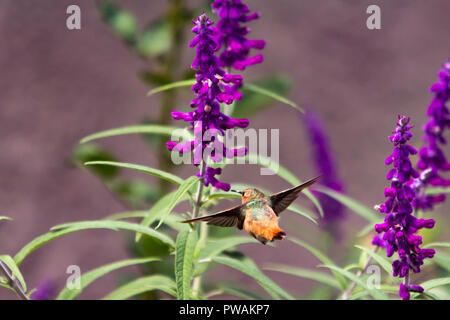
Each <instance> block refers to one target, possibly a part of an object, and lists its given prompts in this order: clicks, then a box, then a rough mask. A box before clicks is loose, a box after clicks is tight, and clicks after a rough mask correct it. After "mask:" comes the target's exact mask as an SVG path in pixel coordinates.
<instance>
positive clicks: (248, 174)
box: [0, 0, 450, 299]
mask: <svg viewBox="0 0 450 320" xmlns="http://www.w3.org/2000/svg"><path fill="white" fill-rule="evenodd" d="M170 2H171V1H163V0H133V1H124V0H114V1H113V2H111V3H115V4H116V5H118V6H120V8H122V9H124V10H126V12H127V13H128V14H129V15H130V16H125V18H124V19H125V25H126V26H127V25H128V24H127V23H128V21H129V20H127V19H130V21H131V22H130V25H131V31H130V32H131V33H130V34H128V33H127V29H126V27H125V31H123V30H122V33H121V31H120V30H119V31H118V30H115V32H114V30H111V25H108V24H110V22H111V21H110V20H108V19H109V17H110V16H108V14H114V10H118V9H117V8H119V7H115V6H114V5H111V6H110V7H101V5H99V2H97V3H96V2H95V1H90V0H77V1H74V0H70V1H66V0H58V1H56V0H52V1H50V0H41V1H39V4H37V3H36V1H31V0H19V1H18V0H3V1H1V3H0V35H1V38H2V39H3V41H2V46H1V49H0V69H1V70H2V76H1V78H0V104H1V106H0V137H1V138H0V168H1V169H0V215H6V216H10V217H12V218H13V219H14V221H12V222H0V252H1V253H7V254H11V255H13V254H15V253H16V252H17V251H18V250H19V249H20V248H22V247H23V246H24V245H25V244H26V243H28V242H29V241H31V240H32V239H33V238H34V237H36V236H38V235H40V234H42V233H45V232H47V231H48V230H49V228H50V227H52V226H54V225H56V224H60V223H63V222H70V221H77V220H94V219H102V218H104V217H106V216H108V215H110V214H113V213H117V212H122V211H125V210H128V208H129V206H130V204H129V203H128V204H127V203H125V204H124V201H123V199H121V198H120V195H119V196H118V195H117V190H119V189H120V190H122V191H120V190H119V193H120V192H123V193H127V192H128V193H130V189H132V190H135V191H136V192H135V193H133V194H137V196H136V197H137V200H135V201H137V202H139V201H140V198H139V196H140V195H142V194H143V195H144V196H143V197H144V198H145V197H147V198H148V200H149V201H150V202H151V201H152V197H154V198H155V197H156V198H157V197H158V196H157V195H155V193H152V190H151V189H149V190H148V189H146V188H145V187H143V186H142V183H143V182H146V183H149V184H156V183H157V181H156V180H154V179H152V178H151V177H147V176H146V175H144V174H141V175H139V174H134V173H130V172H128V171H124V172H121V173H120V175H121V176H123V177H125V179H128V180H127V181H133V183H130V184H127V185H120V186H117V185H113V186H112V187H111V185H110V187H105V183H104V182H102V181H101V180H102V179H99V178H98V176H95V175H92V174H91V173H89V172H88V171H87V170H85V169H82V168H81V167H80V166H78V165H77V163H76V160H77V157H78V159H79V158H81V159H86V157H87V158H89V157H90V152H92V153H93V154H98V153H99V152H103V151H104V152H105V154H104V155H105V157H110V156H111V157H114V158H116V159H119V160H120V161H123V162H129V163H138V164H144V165H148V166H158V161H159V163H161V161H162V160H161V154H160V152H159V151H158V149H157V148H153V149H152V148H149V144H152V143H155V142H154V141H153V142H152V141H148V139H143V138H142V137H140V136H135V135H129V136H121V137H114V138H108V139H104V140H100V141H99V142H98V143H97V144H96V146H92V148H94V149H89V150H86V149H80V147H79V146H78V141H79V140H80V139H81V138H82V137H84V136H86V135H88V134H91V133H94V132H98V131H101V130H105V129H110V128H115V127H120V126H125V125H132V124H137V123H142V122H143V121H146V122H156V123H159V121H160V120H161V119H163V118H164V116H161V114H160V112H161V110H162V109H161V108H160V103H161V101H160V100H161V96H158V95H154V96H151V97H147V95H146V94H147V92H148V90H149V89H150V88H152V87H154V86H156V85H157V84H158V81H160V82H161V83H164V81H165V80H164V79H163V80H161V79H159V80H158V79H157V75H155V74H151V73H150V72H148V70H155V68H157V66H158V57H156V58H155V59H153V58H148V56H147V57H145V54H147V53H149V51H145V47H144V49H143V51H139V52H136V50H134V49H133V46H134V41H135V39H133V32H132V31H133V28H134V27H133V21H135V23H136V26H135V28H137V29H145V28H146V27H147V26H148V23H149V22H151V21H155V19H158V18H160V17H162V16H163V15H164V14H167V10H168V7H169V6H170ZM172 2H173V1H172ZM246 2H247V3H248V5H249V6H250V8H251V9H252V10H256V11H259V12H260V14H261V18H260V19H259V20H257V21H253V22H252V23H251V25H250V27H251V29H252V32H251V34H250V37H251V38H255V39H265V40H266V43H267V45H266V48H265V49H264V51H263V54H264V59H265V61H264V63H263V64H260V65H257V66H254V67H252V68H249V70H248V71H246V72H245V73H244V77H245V79H246V80H248V81H252V80H255V81H258V80H259V79H263V78H267V77H269V78H270V77H271V78H276V79H277V80H276V81H275V82H276V83H275V84H274V86H277V88H278V89H279V91H280V92H281V93H283V94H285V95H287V96H288V97H289V98H290V99H292V100H293V101H295V102H297V103H298V104H299V105H301V106H303V107H309V108H310V109H312V110H314V112H315V113H316V114H318V115H319V116H320V117H321V119H322V122H323V124H324V126H325V128H326V131H327V132H328V135H329V138H330V144H331V146H332V149H333V151H334V158H335V159H336V161H337V168H338V173H339V176H340V177H341V179H342V182H343V184H344V185H345V189H346V192H347V194H348V195H350V196H352V197H353V198H355V199H357V200H359V201H360V202H362V203H364V204H366V205H368V206H370V207H372V206H373V205H375V204H378V203H381V202H383V200H384V198H383V190H384V188H385V187H386V186H387V182H386V180H385V175H386V173H387V171H388V168H387V167H386V166H385V165H384V159H385V158H386V156H387V155H388V154H390V152H391V150H392V147H391V144H390V143H389V141H388V136H389V135H390V133H391V131H392V130H393V128H394V126H395V122H396V119H397V115H398V114H405V115H408V116H410V117H411V118H412V123H413V124H415V128H414V129H413V133H414V134H415V137H414V140H413V145H414V146H415V147H417V148H419V147H420V145H421V143H422V141H421V139H422V132H421V128H422V125H423V124H424V123H425V121H426V108H427V106H428V104H429V102H430V101H431V98H432V95H431V94H430V93H429V87H430V85H431V84H432V83H434V82H435V81H436V79H437V72H438V70H439V69H440V68H441V65H442V64H443V63H444V62H445V61H446V60H447V59H448V58H450V41H449V40H448V39H449V37H448V35H449V31H450V19H448V12H450V2H449V1H448V0H433V1H420V0H397V1H387V0H386V1H376V0H371V1H356V0H322V1H320V4H319V2H317V1H308V0H295V1H294V0H278V1H271V0H258V1H246ZM71 4H77V5H79V6H80V8H81V30H68V29H67V28H66V19H67V17H68V15H67V14H66V8H67V7H68V6H69V5H71ZM370 4H377V5H379V6H380V7H381V25H382V28H381V30H373V31H372V30H368V29H367V28H366V19H367V17H368V15H367V14H366V8H367V7H368V6H369V5H370ZM99 6H100V9H99ZM184 6H185V7H186V8H187V9H188V10H187V11H186V13H187V16H186V17H185V18H186V20H190V18H191V17H190V16H189V14H194V13H198V12H200V11H201V9H200V8H207V7H208V6H209V2H208V1H194V0H186V1H184ZM111 8H112V9H111ZM108 10H112V11H108ZM199 10H200V11H199ZM184 23H185V26H187V27H185V28H183V30H184V31H183V32H182V35H180V37H184V39H183V42H180V43H179V48H173V47H172V48H171V49H168V50H172V54H174V53H176V54H177V55H178V54H179V55H180V56H179V60H180V63H179V64H178V65H177V66H175V67H174V68H175V71H174V74H177V76H178V78H179V79H181V78H183V77H184V76H186V77H188V76H189V72H187V71H188V66H189V65H190V63H191V61H192V59H193V56H194V52H193V50H191V49H189V48H188V47H187V41H189V40H190V39H191V38H192V34H191V33H190V28H191V25H190V24H189V23H188V22H184ZM161 34H162V35H160V36H159V37H158V36H155V37H154V38H151V37H150V40H149V41H150V42H151V43H152V44H158V41H164V31H161ZM128 35H129V38H127V37H128ZM120 38H122V40H121V39H120ZM180 41H181V40H180ZM149 50H150V53H149V55H152V54H153V53H154V51H152V50H156V53H155V55H156V56H158V54H159V52H158V50H161V52H163V51H164V50H166V49H165V44H164V43H161V47H158V46H157V47H156V48H150V49H149ZM174 50H176V52H175V51H174ZM155 61H156V62H155ZM273 75H275V76H273ZM191 98H192V94H191V93H190V92H189V91H188V90H184V89H183V90H180V91H179V92H178V93H177V96H176V97H175V98H173V100H169V101H168V103H167V104H169V107H171V108H176V109H179V110H187V108H188V103H189V101H190V99H191ZM170 104H173V105H172V106H170ZM250 120H251V124H250V126H251V127H253V128H280V163H281V164H282V165H283V166H285V167H287V168H288V169H290V170H291V171H292V172H293V173H294V174H296V175H297V176H298V177H299V178H300V179H308V178H311V177H313V176H314V175H315V174H316V172H315V169H314V165H313V163H312V161H311V154H310V153H311V147H310V145H309V142H308V136H307V133H306V131H305V126H304V122H303V121H302V116H301V115H300V114H299V113H298V112H297V111H296V110H294V109H292V108H289V107H287V106H285V105H282V104H279V103H273V104H272V105H271V106H270V107H267V108H265V109H264V110H262V111H260V112H258V113H256V114H255V115H254V116H251V117H250ZM165 121H166V120H165ZM174 125H180V124H176V123H174ZM156 143H157V142H156ZM447 151H448V150H447ZM164 152H165V151H164ZM80 153H81V156H80ZM83 157H84V158H83ZM172 170H175V172H177V173H178V174H180V175H181V176H182V177H187V176H188V175H191V174H193V173H194V169H193V168H192V166H183V167H182V168H172ZM97 174H99V173H98V172H97ZM101 174H104V175H103V178H105V179H106V180H107V179H108V177H109V176H108V175H114V174H116V173H115V172H112V173H111V172H106V173H100V175H101ZM222 180H223V181H226V182H235V181H236V182H247V183H249V184H254V185H258V186H261V187H264V188H266V189H269V190H271V191H279V190H281V189H285V188H287V187H288V185H287V183H286V182H285V181H283V180H281V179H280V178H279V177H277V176H260V175H259V168H258V167H257V166H242V165H236V166H228V167H227V168H226V170H225V172H224V175H223V179H222ZM111 188H113V191H111V190H112V189H111ZM133 188H134V189H133ZM153 200H154V199H153ZM234 203H237V201H233V202H228V201H225V203H221V204H219V206H218V207H217V208H224V207H227V206H231V205H233V204H234ZM299 203H301V204H303V205H304V206H310V207H311V205H310V203H309V201H308V200H307V199H302V200H300V201H299ZM139 205H143V206H144V207H145V204H142V203H140V204H139ZM139 205H138V206H139ZM311 208H312V207H311ZM449 208H450V207H449V203H447V204H444V205H441V206H439V207H438V209H437V210H435V211H434V212H433V213H432V214H430V213H429V214H428V215H432V216H433V218H434V219H436V220H437V225H436V230H437V231H436V232H437V233H438V234H441V239H442V238H445V237H446V238H447V239H449V238H448V235H446V234H448V226H449V220H450V219H449V216H448V212H447V211H448V209H449ZM177 212H182V210H179V211H177ZM344 219H345V220H344V221H342V222H341V223H340V228H341V234H342V237H341V238H340V239H339V241H335V242H333V241H328V240H325V238H327V237H329V236H328V235H326V234H325V233H324V232H323V231H322V229H321V228H319V227H316V226H314V225H313V224H311V223H310V222H309V221H307V220H306V219H304V218H302V217H300V216H298V215H295V214H292V213H286V214H284V216H283V217H282V219H281V222H280V226H281V227H282V228H286V230H287V234H288V236H289V235H292V236H295V237H299V238H302V239H305V240H306V241H309V242H315V243H316V242H317V241H321V242H320V243H321V244H320V246H321V248H322V249H323V250H325V251H328V252H331V253H330V254H331V256H332V257H333V259H334V260H335V261H336V262H342V263H343V262H345V260H346V258H348V256H349V254H350V249H351V247H350V246H351V245H352V242H351V241H352V239H353V238H354V237H355V235H356V233H357V232H359V231H360V230H361V229H362V228H363V227H364V226H365V225H366V224H367V223H366V222H365V221H363V220H362V219H361V218H360V217H358V216H355V215H354V214H353V213H351V212H349V211H347V214H346V216H345V218H344ZM236 232H237V231H236ZM442 234H444V236H442ZM129 238H130V235H129V234H124V233H114V232H111V231H83V232H82V233H75V234H72V235H69V236H65V237H62V238H60V239H59V240H56V241H54V242H52V243H51V244H49V245H47V246H45V247H43V248H41V249H39V250H38V251H36V252H35V253H33V254H32V255H31V256H30V257H29V258H28V259H27V260H26V261H25V262H24V264H23V265H22V269H23V270H22V271H23V273H24V276H25V278H26V279H27V282H28V286H29V287H35V286H38V285H41V284H43V283H49V284H50V286H53V287H55V288H56V289H57V290H56V292H59V290H60V289H61V288H62V287H63V285H64V283H65V279H66V277H67V275H66V268H67V266H69V265H79V266H80V267H81V270H82V272H83V271H88V270H90V269H92V268H95V267H98V266H100V265H103V264H105V263H109V262H113V261H117V260H121V259H124V258H126V257H129V256H130V251H132V249H131V250H130V246H131V245H130V239H129ZM357 241H358V242H360V243H363V244H368V243H369V241H370V237H368V238H367V239H358V240H357ZM425 241H427V240H425ZM241 248H242V252H244V253H246V254H247V255H248V256H249V257H251V258H252V259H254V260H255V261H256V262H257V263H258V265H264V264H265V263H269V262H276V263H283V264H289V265H294V266H300V267H305V268H313V267H314V266H316V265H317V264H318V262H317V261H316V260H315V259H314V258H312V256H311V255H310V254H309V253H307V252H306V251H304V250H302V249H301V248H299V247H297V246H294V245H293V244H292V243H290V242H288V241H281V242H277V243H276V247H268V246H261V245H253V244H251V245H243V246H242V247H241ZM224 268H225V267H218V268H216V269H214V271H213V272H211V273H209V274H208V277H210V278H213V277H222V278H223V270H224ZM228 271H229V270H227V278H226V279H224V281H239V282H240V283H244V284H245V285H246V286H247V287H248V288H250V289H255V290H256V291H258V290H260V289H259V287H258V285H257V284H256V283H255V282H254V281H253V280H251V279H249V278H247V277H246V276H245V275H242V274H241V273H238V272H232V271H230V272H228ZM139 272H141V271H140V270H139V269H138V268H137V267H136V268H127V269H124V270H119V271H117V272H114V273H112V274H110V275H108V276H106V277H104V278H101V279H99V280H98V281H97V282H96V283H95V284H93V285H91V286H89V287H88V288H87V289H86V290H85V291H84V292H83V294H82V295H81V296H80V298H85V299H95V298H101V297H103V296H104V295H106V293H108V292H109V291H111V290H112V289H114V288H115V287H116V286H117V284H118V283H120V282H121V281H125V280H126V279H124V278H126V277H132V276H133V275H136V274H138V273H139ZM267 275H268V276H270V277H271V278H272V279H273V280H274V281H276V282H277V283H278V284H279V285H280V286H281V287H283V288H285V289H286V290H287V291H288V292H293V293H296V294H297V296H305V295H306V293H307V292H309V289H311V288H313V287H314V286H315V284H314V283H312V282H311V281H308V280H302V279H299V278H293V277H289V276H286V275H283V274H281V273H275V272H270V271H267ZM421 277H426V275H421ZM305 297H306V296H305ZM14 298H15V297H14V295H13V294H11V293H10V292H8V291H7V290H0V299H14Z"/></svg>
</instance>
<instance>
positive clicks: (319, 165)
mask: <svg viewBox="0 0 450 320" xmlns="http://www.w3.org/2000/svg"><path fill="white" fill-rule="evenodd" d="M304 121H305V124H306V129H307V131H308V136H309V141H310V145H311V148H312V149H313V150H312V155H313V161H314V164H315V166H316V171H317V172H318V173H319V174H321V175H322V177H321V179H320V181H321V184H322V185H324V186H326V187H328V188H330V189H332V190H336V191H338V192H342V191H344V188H343V185H342V182H341V181H340V179H339V177H338V174H337V170H336V162H335V160H334V158H333V154H332V151H331V148H330V146H329V143H328V139H327V136H326V133H325V129H324V128H323V126H322V123H321V121H320V119H319V117H318V116H317V115H316V114H314V113H312V112H310V111H308V112H307V113H306V114H305V115H304ZM315 194H316V196H317V198H318V200H319V202H320V204H321V206H322V208H323V211H324V219H323V223H324V227H325V228H326V229H329V230H330V231H332V232H334V233H336V232H337V230H336V229H335V224H336V221H337V220H339V219H341V218H342V217H343V216H344V213H345V212H344V207H343V206H342V204H341V203H340V202H339V201H337V200H335V199H334V198H332V197H330V196H328V195H326V194H324V193H321V192H315ZM336 235H337V234H336Z"/></svg>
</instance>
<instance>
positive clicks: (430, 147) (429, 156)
mask: <svg viewBox="0 0 450 320" xmlns="http://www.w3.org/2000/svg"><path fill="white" fill-rule="evenodd" d="M430 91H431V92H433V93H434V98H433V100H432V101H431V104H430V106H429V107H428V110H427V115H428V117H429V120H428V122H427V123H426V125H425V126H424V132H425V134H424V142H425V146H424V147H422V148H421V149H420V152H419V161H418V163H417V167H418V169H420V170H421V172H422V174H421V177H420V179H416V180H415V181H414V182H412V187H413V188H414V189H415V191H416V193H417V197H416V199H414V202H413V206H414V207H415V208H418V209H422V210H428V209H432V208H433V206H434V205H435V204H437V203H440V202H443V201H445V195H444V194H440V195H432V196H431V195H426V194H425V193H424V189H425V187H426V186H428V185H430V186H441V187H448V186H450V179H445V178H443V177H442V176H441V175H440V172H445V171H449V170H450V163H449V162H448V160H447V158H446V157H445V154H444V152H443V151H442V149H441V147H440V145H446V144H447V141H446V139H445V138H444V136H443V135H444V132H445V129H447V128H448V127H450V112H449V110H448V108H447V107H446V105H445V104H446V103H447V102H448V100H449V99H450V61H448V62H447V63H445V64H444V66H443V68H442V70H440V71H439V80H438V82H436V83H435V84H433V85H432V86H431V88H430Z"/></svg>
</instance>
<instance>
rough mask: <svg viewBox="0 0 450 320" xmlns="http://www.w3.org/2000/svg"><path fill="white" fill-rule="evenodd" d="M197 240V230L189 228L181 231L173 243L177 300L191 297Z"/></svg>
mask: <svg viewBox="0 0 450 320" xmlns="http://www.w3.org/2000/svg"><path fill="white" fill-rule="evenodd" d="M197 241H198V236H197V232H196V231H193V230H190V229H189V230H185V231H181V232H180V233H179V234H178V237H177V241H176V244H175V247H176V251H175V280H176V284H177V297H178V300H189V299H190V298H191V280H192V274H193V270H194V267H193V264H194V251H195V246H196V245H197Z"/></svg>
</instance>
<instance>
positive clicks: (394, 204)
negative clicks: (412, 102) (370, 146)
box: [374, 116, 435, 299]
mask: <svg viewBox="0 0 450 320" xmlns="http://www.w3.org/2000/svg"><path fill="white" fill-rule="evenodd" d="M409 121H410V119H409V118H408V117H405V116H399V117H398V122H397V127H396V129H395V131H394V132H393V135H391V136H390V137H389V138H390V140H391V142H392V143H393V145H394V150H393V151H392V154H391V155H390V156H389V157H387V158H386V161H385V163H386V165H391V164H392V166H393V168H392V169H391V170H390V171H389V173H388V174H387V176H386V179H388V180H391V186H390V187H389V188H386V189H385V190H384V195H385V197H386V198H387V200H386V201H385V202H384V203H383V204H381V205H378V206H376V209H378V210H379V211H380V212H382V213H385V214H386V216H385V218H384V222H383V223H381V224H376V225H375V231H376V232H377V233H381V234H382V235H383V238H382V240H383V241H384V243H381V242H380V239H379V237H378V238H377V239H374V244H376V245H378V244H384V245H385V247H386V254H387V256H388V257H391V256H392V255H393V254H394V253H395V252H397V254H398V259H396V260H395V261H394V262H393V263H392V268H393V275H394V277H396V276H398V277H400V278H404V277H407V275H409V272H410V270H412V271H413V272H415V273H418V272H420V267H421V266H422V265H423V260H424V259H425V258H432V257H433V256H434V253H435V251H434V250H432V249H421V248H420V247H419V246H420V245H421V244H422V237H421V236H419V235H416V233H417V231H418V230H420V229H422V228H429V229H430V228H433V226H434V223H435V222H434V220H433V219H429V220H425V219H417V218H416V217H414V216H413V215H412V212H413V207H412V202H413V201H414V199H415V192H414V190H413V189H412V188H411V187H410V185H409V184H408V183H407V182H408V180H410V179H412V178H418V177H419V173H418V172H417V171H416V170H414V168H413V167H412V165H411V161H410V160H409V156H410V155H414V154H416V153H417V151H416V150H415V149H414V148H413V147H411V146H410V145H408V144H407V142H408V141H409V140H410V139H411V137H412V133H411V132H410V130H411V128H412V126H410V125H409ZM418 288H419V287H418V286H410V285H409V284H407V286H405V285H403V284H402V285H400V296H401V297H402V299H409V293H408V291H410V289H411V290H414V289H418Z"/></svg>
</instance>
